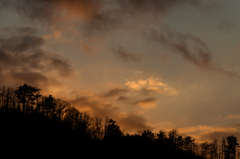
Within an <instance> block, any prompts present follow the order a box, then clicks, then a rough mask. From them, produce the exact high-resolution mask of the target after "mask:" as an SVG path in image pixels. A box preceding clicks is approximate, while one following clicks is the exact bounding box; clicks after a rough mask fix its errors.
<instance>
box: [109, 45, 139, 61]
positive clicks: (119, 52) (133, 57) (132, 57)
mask: <svg viewBox="0 0 240 159" xmlns="http://www.w3.org/2000/svg"><path fill="white" fill-rule="evenodd" d="M112 51H113V53H114V54H115V55H116V56H117V57H119V58H121V59H122V60H124V61H135V62H138V61H140V59H141V58H140V56H139V55H137V54H134V53H130V52H128V51H126V50H125V49H124V48H123V47H121V46H118V47H115V48H113V49H112Z"/></svg>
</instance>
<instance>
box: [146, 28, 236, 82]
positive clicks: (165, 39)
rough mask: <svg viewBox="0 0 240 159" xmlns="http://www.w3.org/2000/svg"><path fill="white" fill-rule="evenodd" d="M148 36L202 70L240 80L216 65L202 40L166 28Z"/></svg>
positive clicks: (152, 32)
mask: <svg viewBox="0 0 240 159" xmlns="http://www.w3.org/2000/svg"><path fill="white" fill-rule="evenodd" d="M147 36H148V38H149V39H150V40H152V41H154V42H157V43H160V44H161V45H163V46H166V47H168V48H169V49H171V50H172V51H173V52H174V53H176V54H179V55H180V56H181V57H183V58H184V59H185V60H187V61H189V62H191V63H193V64H194V65H196V66H198V67H200V68H203V69H207V70H211V71H216V72H220V73H223V74H226V75H229V76H232V77H235V78H238V79H240V77H239V75H237V74H236V73H235V72H231V71H227V70H225V69H223V68H221V67H219V66H217V65H216V64H214V63H213V62H212V55H211V53H210V51H209V49H208V47H207V45H206V44H205V43H204V42H203V41H202V40H201V39H199V38H198V37H196V36H194V35H192V34H190V33H185V34H181V33H178V32H174V31H173V30H171V29H170V28H169V27H168V26H165V27H163V29H162V30H161V31H157V30H154V29H152V30H151V31H150V33H148V35H147Z"/></svg>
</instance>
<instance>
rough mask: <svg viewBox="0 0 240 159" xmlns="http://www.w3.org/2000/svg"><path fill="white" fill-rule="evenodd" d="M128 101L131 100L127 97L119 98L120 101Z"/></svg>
mask: <svg viewBox="0 0 240 159" xmlns="http://www.w3.org/2000/svg"><path fill="white" fill-rule="evenodd" d="M128 100H129V98H128V97H126V96H120V97H118V101H128Z"/></svg>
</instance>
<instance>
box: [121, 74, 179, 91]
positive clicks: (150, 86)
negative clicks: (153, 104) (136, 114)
mask: <svg viewBox="0 0 240 159" xmlns="http://www.w3.org/2000/svg"><path fill="white" fill-rule="evenodd" d="M124 85H126V86H128V87H129V88H131V89H134V90H141V89H144V90H146V91H149V92H151V91H152V92H157V93H160V94H167V95H176V94H178V92H177V91H176V90H175V89H174V88H172V87H170V86H169V85H168V84H166V83H163V82H161V79H159V78H153V77H150V78H147V79H136V80H132V81H127V82H126V83H125V84H124Z"/></svg>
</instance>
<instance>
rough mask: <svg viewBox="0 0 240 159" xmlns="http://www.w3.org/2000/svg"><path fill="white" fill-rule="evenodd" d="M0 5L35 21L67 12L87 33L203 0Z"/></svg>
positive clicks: (34, 0)
mask: <svg viewBox="0 0 240 159" xmlns="http://www.w3.org/2000/svg"><path fill="white" fill-rule="evenodd" d="M0 5H1V6H4V8H8V9H9V10H11V11H12V10H13V11H15V12H17V13H18V14H20V15H22V16H23V17H27V18H28V19H30V20H33V21H40V22H43V23H48V24H55V23H56V22H59V21H63V20H66V19H67V20H69V19H68V18H69V17H68V18H66V15H69V14H70V15H71V17H74V16H75V17H76V18H78V19H79V20H81V21H83V22H84V24H83V26H84V28H85V30H86V31H87V32H88V33H91V32H94V30H98V31H99V30H101V31H103V30H105V31H106V30H108V31H109V29H113V28H118V27H119V26H120V25H123V23H124V22H126V21H128V20H130V21H132V20H134V21H136V19H141V18H140V17H142V15H144V16H145V15H149V16H150V17H152V18H155V19H156V17H158V16H162V15H163V14H164V13H167V12H168V11H169V10H170V9H172V8H173V7H174V6H176V5H188V6H192V7H195V8H198V7H202V8H204V6H205V5H203V4H202V1H200V0H111V1H109V0H31V1H29V0H18V1H17V0H2V1H1V2H0Z"/></svg>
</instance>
